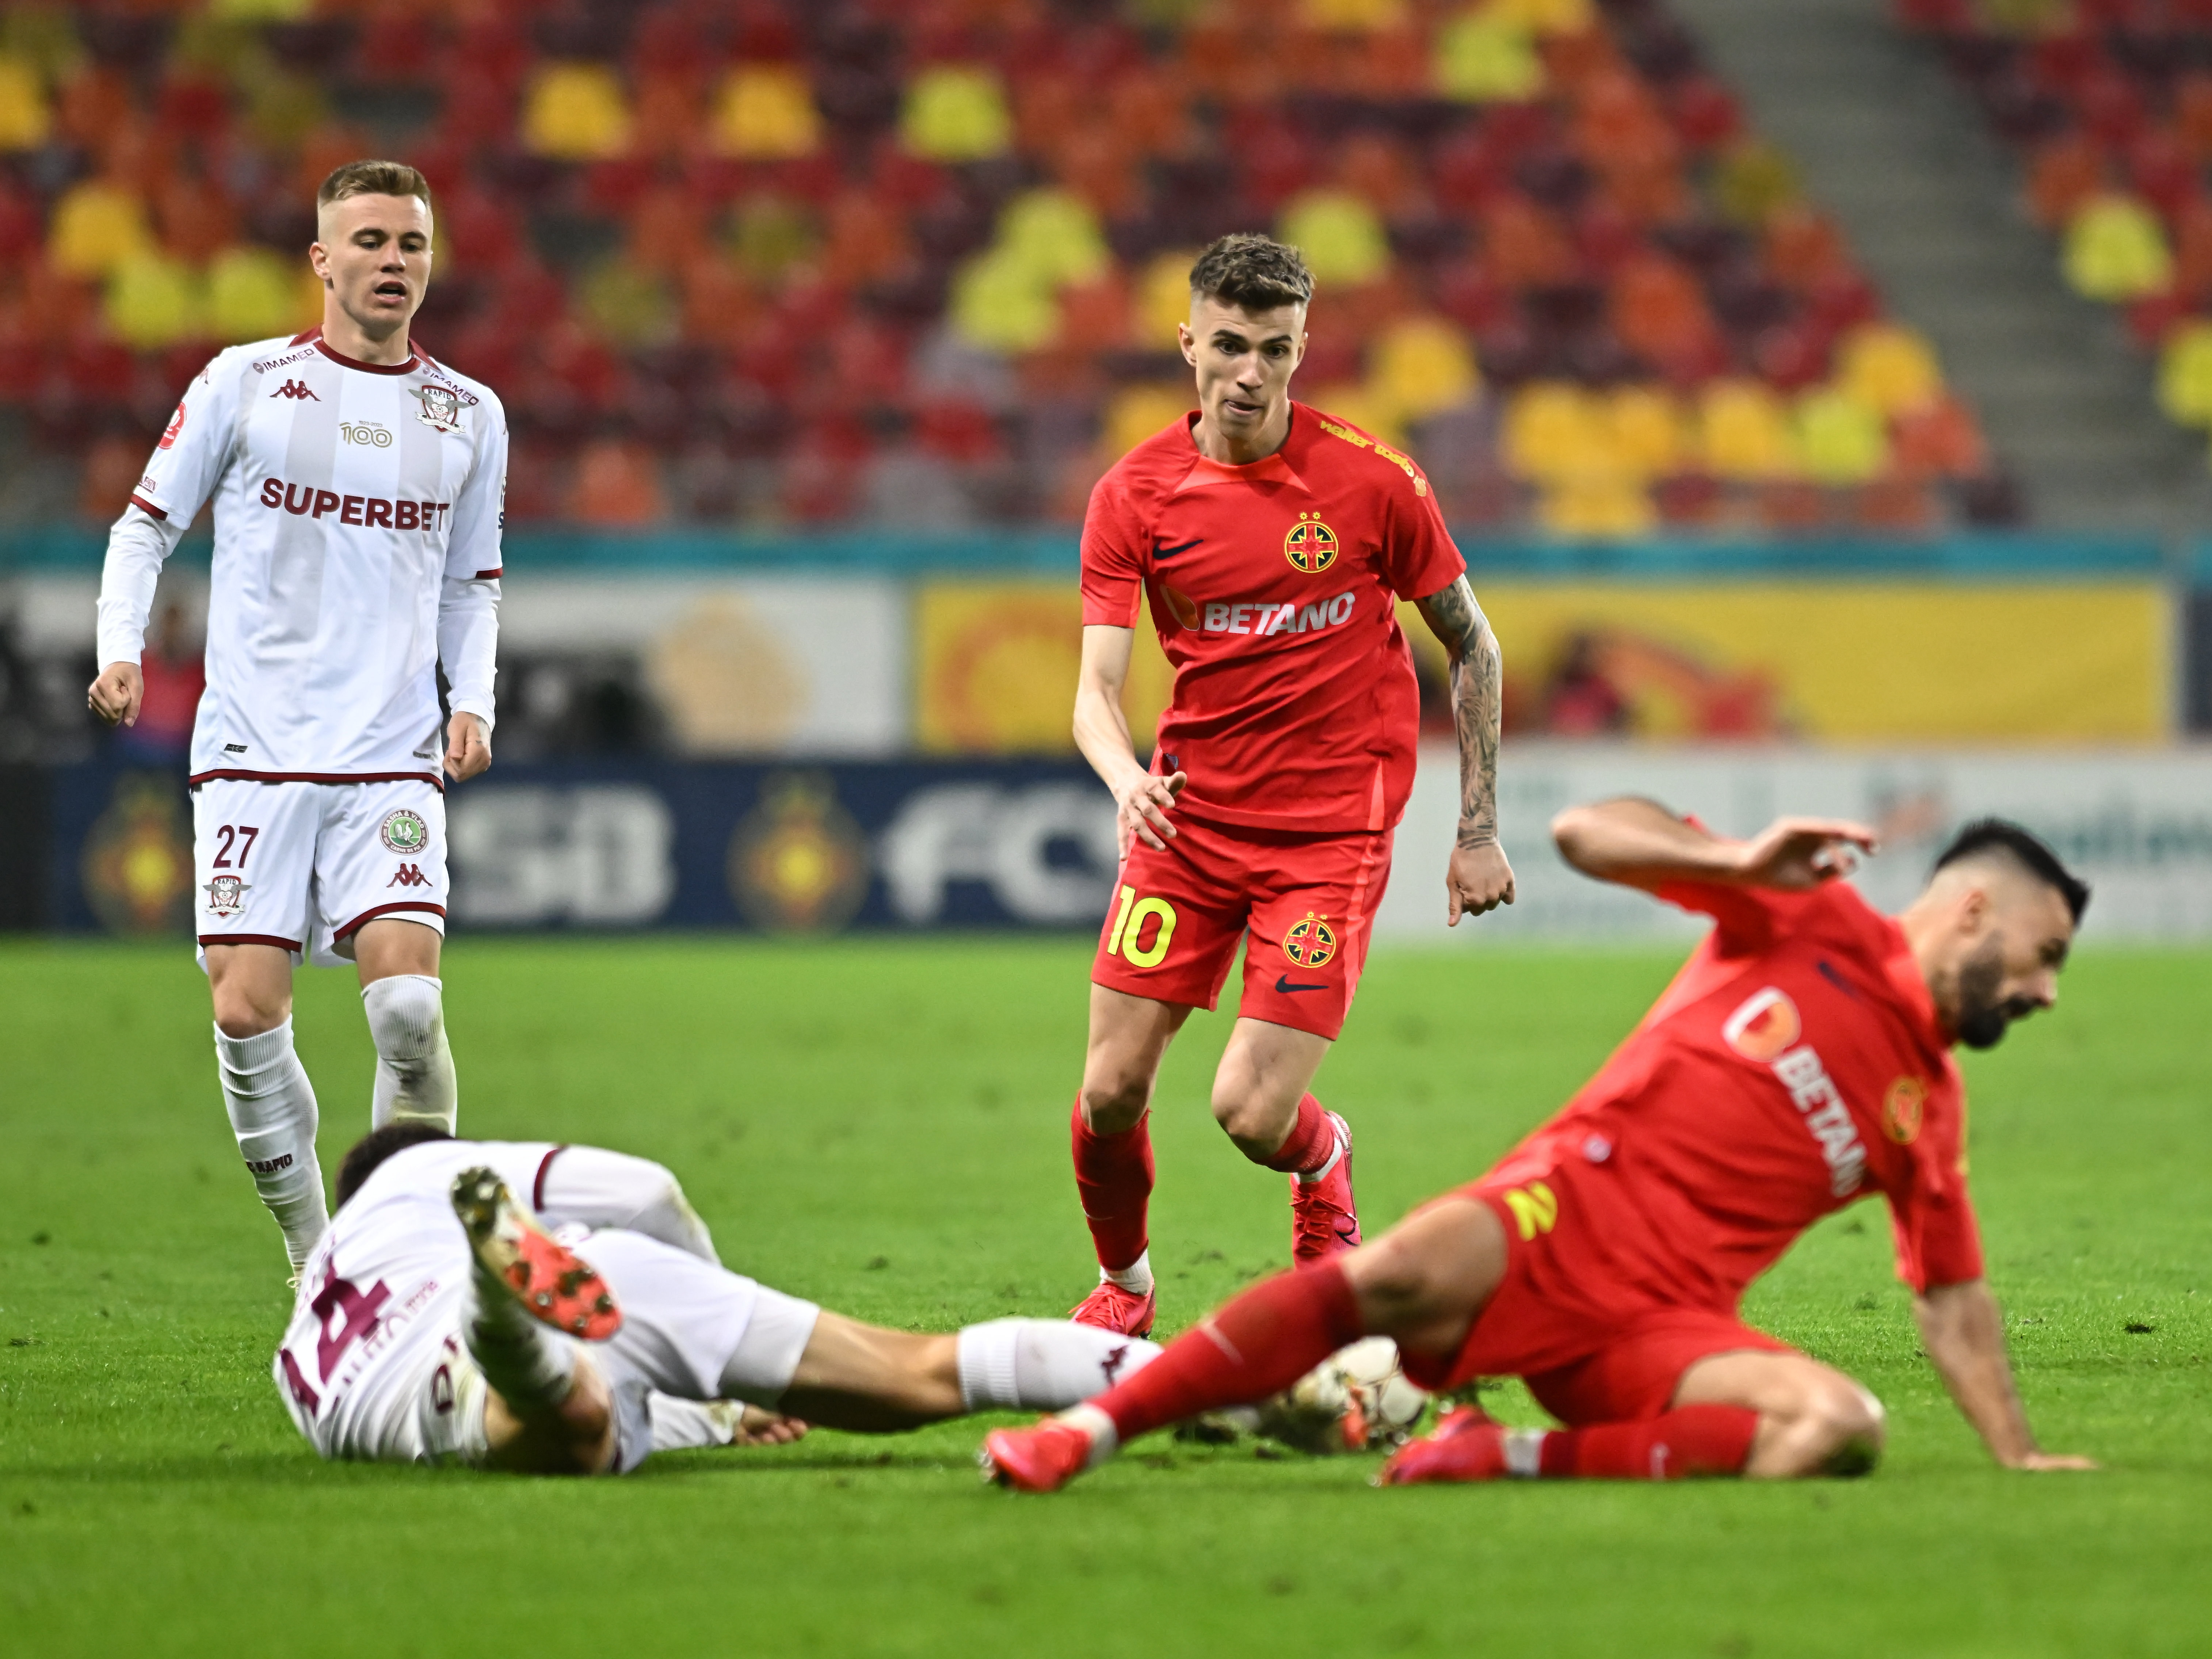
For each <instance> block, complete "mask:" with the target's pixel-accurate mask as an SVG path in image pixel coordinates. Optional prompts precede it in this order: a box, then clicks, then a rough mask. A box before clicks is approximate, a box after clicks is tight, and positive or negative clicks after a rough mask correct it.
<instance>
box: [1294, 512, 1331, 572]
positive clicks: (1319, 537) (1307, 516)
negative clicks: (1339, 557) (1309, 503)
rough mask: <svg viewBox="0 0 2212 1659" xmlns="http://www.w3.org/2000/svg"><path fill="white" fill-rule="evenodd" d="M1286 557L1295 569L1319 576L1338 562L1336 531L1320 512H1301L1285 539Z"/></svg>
mask: <svg viewBox="0 0 2212 1659" xmlns="http://www.w3.org/2000/svg"><path fill="white" fill-rule="evenodd" d="M1283 556H1284V557H1285V558H1286V559H1288V560H1289V561H1290V562H1291V569H1293V570H1297V571H1302V572H1304V574H1306V575H1309V576H1318V575H1319V574H1321V573H1322V571H1324V570H1326V569H1328V568H1329V566H1331V565H1333V564H1334V563H1335V562H1336V532H1334V530H1331V529H1330V528H1329V527H1328V526H1327V525H1325V524H1323V523H1322V521H1321V514H1319V513H1299V514H1298V521H1297V523H1296V524H1294V525H1292V526H1291V527H1290V530H1289V532H1288V533H1286V534H1285V536H1284V538H1283Z"/></svg>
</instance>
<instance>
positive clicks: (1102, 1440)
mask: <svg viewBox="0 0 2212 1659" xmlns="http://www.w3.org/2000/svg"><path fill="white" fill-rule="evenodd" d="M1060 1421H1061V1422H1063V1423H1066V1424H1071V1425H1073V1426H1074V1427H1076V1428H1079V1429H1080V1430H1082V1431H1084V1433H1085V1434H1087V1435H1089V1436H1090V1437H1091V1455H1090V1456H1088V1457H1086V1458H1085V1459H1084V1460H1083V1467H1084V1468H1086V1469H1095V1468H1097V1467H1098V1466H1099V1465H1100V1464H1101V1463H1103V1462H1105V1461H1106V1460H1107V1459H1108V1458H1109V1457H1111V1456H1113V1455H1114V1454H1115V1452H1117V1451H1119V1450H1121V1431H1120V1430H1119V1429H1117V1428H1115V1426H1114V1419H1112V1418H1110V1417H1109V1416H1107V1415H1106V1413H1104V1412H1102V1411H1100V1410H1099V1409H1098V1407H1096V1406H1071V1407H1068V1408H1067V1409H1066V1411H1064V1412H1062V1413H1060Z"/></svg>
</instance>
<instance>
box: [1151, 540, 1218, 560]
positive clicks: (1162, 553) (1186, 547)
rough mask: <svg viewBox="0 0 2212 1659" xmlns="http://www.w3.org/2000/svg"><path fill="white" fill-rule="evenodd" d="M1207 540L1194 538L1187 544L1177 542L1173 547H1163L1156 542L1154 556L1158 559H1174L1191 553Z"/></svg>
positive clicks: (1153, 547)
mask: <svg viewBox="0 0 2212 1659" xmlns="http://www.w3.org/2000/svg"><path fill="white" fill-rule="evenodd" d="M1205 539H1206V538H1205V537H1203V536H1194V537H1193V538H1191V539H1190V540H1188V541H1187V542H1177V543H1176V544H1175V545H1174V546H1173V547H1163V546H1162V545H1161V544H1159V543H1158V542H1154V543H1153V544H1152V556H1153V557H1154V558H1156V559H1172V558H1173V557H1175V556H1176V554H1178V553H1188V552H1189V551H1190V550H1191V549H1192V548H1194V547H1196V546H1197V545H1198V544H1199V543H1200V542H1202V541H1204V540H1205Z"/></svg>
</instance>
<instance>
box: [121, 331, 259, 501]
mask: <svg viewBox="0 0 2212 1659" xmlns="http://www.w3.org/2000/svg"><path fill="white" fill-rule="evenodd" d="M242 362H243V354H240V353H234V352H228V351H226V352H223V353H222V354H221V355H219V356H216V357H215V358H213V359H212V360H211V361H210V362H209V363H208V365H207V367H206V368H203V369H202V370H200V372H199V373H198V374H197V375H195V376H194V377H193V380H192V383H191V385H190V386H186V387H185V395H184V396H183V397H181V398H179V399H178V400H177V410H176V413H175V414H173V415H172V416H169V424H168V425H167V427H165V428H162V431H161V441H160V442H159V443H157V444H155V447H154V454H153V458H152V459H149V461H148V462H147V463H146V471H145V476H144V477H141V478H140V479H139V480H138V485H137V489H133V490H132V491H131V505H132V506H134V507H137V508H139V509H140V510H141V511H142V512H144V513H150V514H151V515H152V516H154V517H155V518H157V519H160V520H163V521H164V522H165V523H168V524H172V525H174V526H176V527H177V529H178V530H179V531H180V532H181V531H182V530H183V529H184V528H185V526H187V525H189V524H191V521H192V520H193V519H194V518H195V517H197V514H198V513H199V510H200V508H201V507H203V506H204V505H205V504H206V501H207V498H208V497H209V496H210V495H213V494H214V493H215V488H216V484H217V483H220V482H221V481H222V474H223V469H224V468H225V467H227V466H228V465H230V452H231V448H232V444H233V438H234V434H235V432H236V430H237V426H238V378H239V374H240V368H241V366H242Z"/></svg>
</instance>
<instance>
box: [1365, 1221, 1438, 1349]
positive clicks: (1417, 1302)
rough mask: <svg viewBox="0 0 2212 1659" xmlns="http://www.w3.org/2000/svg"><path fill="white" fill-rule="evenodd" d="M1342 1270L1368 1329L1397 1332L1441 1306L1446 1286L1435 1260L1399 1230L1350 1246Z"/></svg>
mask: <svg viewBox="0 0 2212 1659" xmlns="http://www.w3.org/2000/svg"><path fill="white" fill-rule="evenodd" d="M1344 1271H1345V1275H1346V1278H1348V1279H1350V1280H1351V1281H1352V1294H1353V1295H1354V1296H1355V1297H1358V1300H1359V1310H1360V1315H1361V1318H1362V1322H1363V1323H1364V1325H1365V1326H1366V1327H1367V1329H1368V1330H1369V1331H1370V1333H1373V1334H1377V1335H1383V1336H1396V1335H1399V1334H1402V1333H1405V1332H1407V1331H1409V1330H1412V1329H1413V1328H1415V1327H1417V1326H1419V1325H1422V1324H1425V1323H1426V1322H1429V1321H1431V1320H1432V1319H1434V1318H1435V1317H1436V1316H1437V1313H1438V1312H1439V1311H1441V1310H1442V1308H1443V1297H1442V1294H1441V1291H1442V1286H1441V1285H1440V1283H1439V1278H1438V1275H1437V1271H1436V1268H1435V1267H1434V1265H1433V1264H1432V1263H1431V1262H1430V1261H1428V1260H1427V1259H1426V1258H1425V1256H1424V1255H1422V1253H1421V1252H1419V1250H1416V1249H1413V1248H1412V1247H1411V1246H1410V1245H1409V1244H1408V1243H1407V1241H1406V1240H1405V1239H1403V1238H1401V1237H1399V1236H1398V1235H1396V1234H1395V1233H1385V1234H1383V1237H1380V1238H1378V1239H1376V1240H1374V1241H1373V1242H1371V1243H1367V1244H1364V1245H1362V1246H1361V1247H1360V1248H1359V1249H1356V1250H1354V1251H1352V1253H1351V1255H1347V1256H1346V1257H1345V1258H1344Z"/></svg>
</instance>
